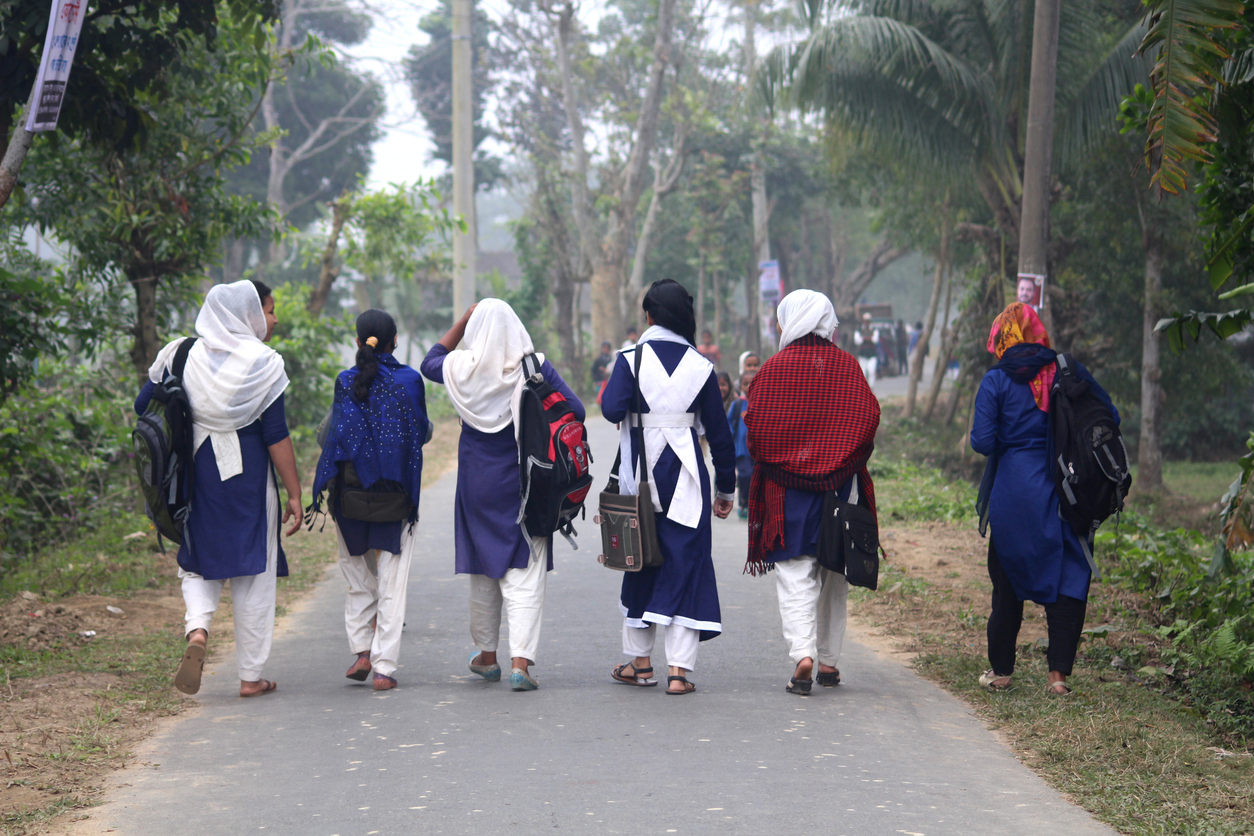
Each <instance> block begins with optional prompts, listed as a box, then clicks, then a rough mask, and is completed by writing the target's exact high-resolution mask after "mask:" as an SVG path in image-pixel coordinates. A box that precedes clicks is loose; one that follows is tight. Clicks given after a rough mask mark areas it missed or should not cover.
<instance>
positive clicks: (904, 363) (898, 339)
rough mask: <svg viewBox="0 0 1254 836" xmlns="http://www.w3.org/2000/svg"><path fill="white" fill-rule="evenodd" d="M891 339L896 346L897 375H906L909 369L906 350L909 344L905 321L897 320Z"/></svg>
mask: <svg viewBox="0 0 1254 836" xmlns="http://www.w3.org/2000/svg"><path fill="white" fill-rule="evenodd" d="M893 338H894V342H895V343H896V345H897V374H907V373H908V372H909V369H910V360H909V356H908V353H907V350H906V349H907V346H908V345H909V344H910V335H909V334H908V333H906V322H905V320H902V319H899V320H897V328H896V330H895V331H894V332H893Z"/></svg>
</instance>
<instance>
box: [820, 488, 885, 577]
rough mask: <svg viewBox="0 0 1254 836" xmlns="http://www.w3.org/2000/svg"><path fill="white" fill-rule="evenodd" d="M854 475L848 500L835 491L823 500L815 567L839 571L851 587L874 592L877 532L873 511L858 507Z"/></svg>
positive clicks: (877, 527)
mask: <svg viewBox="0 0 1254 836" xmlns="http://www.w3.org/2000/svg"><path fill="white" fill-rule="evenodd" d="M859 499H860V497H859V491H858V476H857V474H855V475H854V477H853V487H852V488H851V489H850V492H849V501H848V502H842V501H841V499H840V496H839V495H838V494H837V493H836V491H829V492H828V493H827V495H826V496H824V497H823V521H822V522H821V523H820V524H819V553H818V561H819V565H820V566H822V567H823V568H824V569H827V570H829V571H832V572H839V573H840V574H843V575H844V576H845V579H846V580H847V581H849V583H850V584H851V585H853V586H862V587H866V588H867V589H875V588H876V587H877V586H878V585H879V574H880V532H879V525H878V523H877V522H876V521H875V512H874V511H872V510H871V509H870V508H866V507H863V506H862V505H859V504H858V502H859Z"/></svg>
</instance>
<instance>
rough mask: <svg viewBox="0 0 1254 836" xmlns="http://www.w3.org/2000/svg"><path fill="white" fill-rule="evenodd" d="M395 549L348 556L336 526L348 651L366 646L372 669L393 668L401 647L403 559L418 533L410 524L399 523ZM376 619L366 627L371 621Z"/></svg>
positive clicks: (406, 575)
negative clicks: (398, 546)
mask: <svg viewBox="0 0 1254 836" xmlns="http://www.w3.org/2000/svg"><path fill="white" fill-rule="evenodd" d="M402 525H403V526H404V528H403V529H402V531H401V550H400V553H398V554H392V553H391V552H385V551H378V550H376V549H367V550H366V553H365V554H358V555H352V554H349V553H348V546H346V545H345V544H344V535H342V534H340V533H339V530H338V529H337V530H336V539H337V540H338V541H339V544H340V571H341V572H343V573H344V580H346V581H348V594H346V595H345V596H344V628H345V629H346V630H347V631H348V649H349V651H350V652H352V653H364V652H365V651H367V650H369V651H370V666H371V668H373V669H374V672H375V673H381V674H383V675H384V676H392V675H393V674H394V673H396V666H397V661H398V660H399V658H400V651H401V627H402V626H403V625H404V624H405V599H406V595H407V593H408V592H409V564H410V562H411V560H412V559H413V556H414V547H415V544H416V543H417V541H418V538H417V537H416V536H414V535H415V534H416V533H417V531H416V528H411V527H410V525H409V523H402ZM376 618H377V619H378V620H377V621H376V622H375V626H374V627H373V629H372V627H371V624H370V622H371V620H373V619H376Z"/></svg>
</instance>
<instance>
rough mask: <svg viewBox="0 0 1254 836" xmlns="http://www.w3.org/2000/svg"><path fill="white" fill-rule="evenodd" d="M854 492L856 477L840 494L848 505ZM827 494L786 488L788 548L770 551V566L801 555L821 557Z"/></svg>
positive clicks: (839, 491) (767, 554)
mask: <svg viewBox="0 0 1254 836" xmlns="http://www.w3.org/2000/svg"><path fill="white" fill-rule="evenodd" d="M855 478H856V477H855ZM852 490H853V478H851V479H850V480H849V481H848V482H846V483H845V484H843V485H841V486H840V490H838V491H837V492H836V495H837V496H839V497H840V498H841V499H842V500H844V501H846V502H848V501H849V494H850V492H851V491H852ZM825 494H826V491H803V490H800V489H798V488H784V547H783V548H782V549H780V550H779V551H773V552H767V553H766V562H767V563H775V562H777V561H780V560H792V559H793V558H794V557H800V556H801V555H810V556H811V557H816V556H818V553H819V523H820V522H821V521H822V518H823V496H824V495H825Z"/></svg>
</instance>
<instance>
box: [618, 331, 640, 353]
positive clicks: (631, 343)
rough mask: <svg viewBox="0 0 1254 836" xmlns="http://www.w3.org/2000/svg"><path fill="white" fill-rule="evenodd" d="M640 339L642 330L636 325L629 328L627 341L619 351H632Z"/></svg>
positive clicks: (624, 341)
mask: <svg viewBox="0 0 1254 836" xmlns="http://www.w3.org/2000/svg"><path fill="white" fill-rule="evenodd" d="M638 339H640V329H639V328H637V327H636V326H634V325H631V326H629V327H628V328H627V339H625V340H623V345H622V347H621V348H619V351H630V350H631V349H633V348H635V347H636V340H638Z"/></svg>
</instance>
